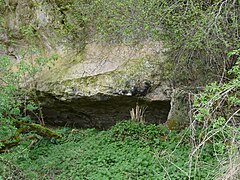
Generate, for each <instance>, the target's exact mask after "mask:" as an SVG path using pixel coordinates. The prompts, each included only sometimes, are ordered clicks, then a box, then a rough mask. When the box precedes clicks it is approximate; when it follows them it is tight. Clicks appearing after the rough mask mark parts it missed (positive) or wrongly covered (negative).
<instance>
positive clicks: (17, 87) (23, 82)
mask: <svg viewBox="0 0 240 180" xmlns="http://www.w3.org/2000/svg"><path fill="white" fill-rule="evenodd" d="M52 58H53V59H54V58H55V57H54V56H53V57H51V58H43V57H38V58H36V59H35V61H34V62H32V63H33V64H29V63H26V62H25V61H24V60H21V61H20V62H19V63H18V64H17V65H13V63H11V62H10V60H9V59H8V58H7V57H6V56H2V57H0V74H1V77H0V85H1V86H0V125H1V126H0V153H3V152H5V151H7V150H8V149H10V148H12V147H13V146H16V145H18V144H19V143H20V141H22V140H23V139H24V138H27V137H24V136H22V135H23V134H28V133H32V132H35V133H36V134H38V135H41V136H45V137H48V138H51V137H55V138H58V137H59V136H58V135H57V134H56V133H54V132H52V131H51V130H49V129H47V128H44V127H43V126H41V125H44V120H43V117H42V113H41V107H40V104H39V102H38V101H37V99H36V98H35V93H34V92H33V91H32V86H33V82H34V78H35V75H36V73H37V72H39V71H41V70H42V68H43V65H45V64H46V63H48V62H49V61H50V60H51V59H52ZM30 114H32V115H34V116H35V118H37V121H38V123H40V124H41V125H38V124H33V123H32V120H31V117H30V116H29V115H30Z"/></svg>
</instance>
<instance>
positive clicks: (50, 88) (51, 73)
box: [0, 0, 174, 128]
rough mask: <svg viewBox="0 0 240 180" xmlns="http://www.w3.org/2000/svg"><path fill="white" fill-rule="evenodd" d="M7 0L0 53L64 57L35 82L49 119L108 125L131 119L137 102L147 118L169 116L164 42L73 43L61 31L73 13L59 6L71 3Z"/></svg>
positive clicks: (157, 120) (18, 56) (17, 56)
mask: <svg viewBox="0 0 240 180" xmlns="http://www.w3.org/2000/svg"><path fill="white" fill-rule="evenodd" d="M6 2H7V3H6V4H5V8H3V9H4V10H2V14H4V16H5V17H6V18H5V19H4V21H3V22H2V27H3V29H4V31H2V32H1V36H0V37H1V39H0V41H1V42H2V48H1V50H0V53H1V54H5V55H8V56H9V57H10V58H12V59H13V60H14V61H18V60H19V59H21V58H22V56H21V51H22V50H24V51H29V52H31V53H32V54H31V55H37V53H36V51H33V47H34V48H36V49H38V50H39V52H40V54H53V53H55V54H58V56H59V58H58V60H57V61H56V62H55V64H54V66H53V67H52V68H51V69H50V70H47V69H46V70H44V72H41V73H40V74H39V77H38V79H37V81H36V86H35V90H36V91H37V92H38V98H39V100H40V101H41V103H42V107H43V113H44V116H45V121H46V122H48V123H52V124H63V125H64V124H70V125H75V126H81V127H98V128H106V127H110V126H111V125H113V124H114V123H116V121H119V120H123V119H129V118H130V113H129V111H130V110H131V109H132V108H134V107H135V106H136V104H139V105H142V106H145V107H147V110H146V113H145V118H146V121H148V122H153V123H162V122H165V121H166V120H167V117H168V114H169V111H170V109H171V106H170V102H171V100H172V87H171V84H170V82H169V81H167V80H166V79H165V78H164V75H163V74H164V69H163V66H164V63H165V59H166V57H165V56H164V54H163V52H164V49H163V47H162V44H161V42H152V41H144V42H141V43H137V44H131V45H124V44H119V43H108V42H103V41H94V40H93V39H91V38H90V39H89V38H88V39H81V38H80V39H79V41H76V39H75V40H74V42H72V41H71V38H72V36H71V34H67V35H62V33H61V30H63V29H64V26H65V24H64V22H63V19H64V16H65V14H67V13H68V12H67V10H63V9H60V8H58V6H59V4H61V3H67V1H63V2H62V1H54V3H51V2H45V1H42V0H31V1H29V0H23V1H14V0H9V1H6ZM69 2H70V1H69ZM13 40H14V43H11V41H13ZM79 47H81V48H79ZM39 52H38V53H39ZM26 57H28V56H26ZM26 57H25V58H26ZM26 59H27V58H26ZM172 109H173V108H172ZM170 114H174V113H173V112H171V113H170ZM171 118H172V117H171Z"/></svg>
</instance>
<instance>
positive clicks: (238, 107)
mask: <svg viewBox="0 0 240 180" xmlns="http://www.w3.org/2000/svg"><path fill="white" fill-rule="evenodd" d="M228 56H229V59H230V57H232V56H236V57H238V58H237V61H236V63H235V65H234V66H233V67H232V68H231V69H230V70H229V71H227V72H226V77H227V78H226V80H222V81H221V82H219V83H218V82H214V83H211V84H210V85H208V86H206V87H205V89H204V91H203V92H201V93H200V94H198V95H196V97H195V99H194V104H193V107H194V110H193V112H194V114H193V119H194V121H193V122H192V123H193V126H192V131H193V145H194V148H193V152H192V156H191V157H193V155H200V154H201V153H202V152H203V151H202V150H203V149H204V148H205V146H206V145H207V144H212V147H213V150H212V151H213V154H214V155H215V157H220V156H221V157H223V156H225V157H226V155H229V158H233V157H235V155H236V154H235V153H238V152H237V151H238V148H239V147H240V126H239V125H240V91H239V90H240V49H238V50H234V51H231V52H230V53H229V55H228ZM196 126H198V127H200V131H199V132H197V130H196V129H195V127H196ZM234 154H235V155H234ZM195 157H196V156H195ZM217 159H218V158H217ZM218 160H219V161H221V160H220V158H219V159H218ZM225 160H226V159H225Z"/></svg>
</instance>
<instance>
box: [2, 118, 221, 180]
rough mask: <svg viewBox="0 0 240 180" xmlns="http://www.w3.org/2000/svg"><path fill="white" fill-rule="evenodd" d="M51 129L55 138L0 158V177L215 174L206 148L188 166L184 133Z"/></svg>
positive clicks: (133, 127)
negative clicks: (58, 136) (61, 135)
mask: <svg viewBox="0 0 240 180" xmlns="http://www.w3.org/2000/svg"><path fill="white" fill-rule="evenodd" d="M57 131H59V133H62V134H63V138H62V139H60V140H54V139H52V140H44V139H42V140H40V141H38V142H37V143H36V144H34V145H33V146H31V148H26V147H27V145H29V142H26V144H23V145H21V146H18V147H16V148H15V149H14V151H13V152H9V153H5V154H3V155H1V156H2V157H0V179H1V178H2V179H7V178H11V179H91V180H94V179H96V180H101V179H104V180H105V179H186V178H187V177H189V176H191V178H192V179H194V178H195V179H212V178H213V176H214V174H215V173H216V171H217V170H216V168H217V163H216V161H215V160H214V158H213V150H212V147H211V144H209V145H207V146H206V148H205V149H203V150H202V151H203V152H202V153H201V154H202V155H201V156H199V157H198V158H196V159H197V160H196V161H198V162H197V166H196V167H195V168H192V170H191V168H189V167H190V166H189V161H188V159H189V153H190V152H191V145H190V143H189V137H190V135H189V132H188V131H187V130H182V131H181V132H179V131H178V132H177V131H169V130H168V129H166V128H165V127H164V126H162V125H161V126H160V125H158V126H156V125H144V124H139V123H135V122H130V121H123V122H120V123H118V124H117V125H115V126H114V127H112V128H111V129H110V130H107V131H97V130H95V129H85V130H79V129H69V128H61V129H58V130H57ZM194 161H195V160H194ZM192 164H194V162H192ZM191 171H194V172H191ZM189 172H191V173H189ZM190 174H191V175H190Z"/></svg>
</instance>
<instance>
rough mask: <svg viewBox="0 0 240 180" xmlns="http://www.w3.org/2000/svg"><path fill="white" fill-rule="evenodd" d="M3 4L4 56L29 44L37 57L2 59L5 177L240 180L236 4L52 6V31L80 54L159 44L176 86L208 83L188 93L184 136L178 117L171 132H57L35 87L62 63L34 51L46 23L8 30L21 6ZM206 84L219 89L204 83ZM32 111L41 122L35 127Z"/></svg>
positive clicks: (84, 1)
mask: <svg viewBox="0 0 240 180" xmlns="http://www.w3.org/2000/svg"><path fill="white" fill-rule="evenodd" d="M6 2H9V1H3V0H0V13H1V17H0V33H3V36H1V38H2V37H3V38H2V39H1V44H2V45H1V46H2V47H0V48H1V50H3V52H5V50H6V52H7V51H8V50H9V49H8V48H9V47H10V45H12V44H14V42H16V41H15V40H16V39H21V40H22V39H23V40H25V41H26V42H27V43H29V44H30V46H31V48H30V49H31V52H30V56H31V55H34V56H35V57H38V58H36V59H35V61H33V62H30V61H29V62H30V63H26V62H25V61H24V58H25V57H21V58H20V59H21V60H20V62H19V63H18V64H17V65H13V64H12V63H11V62H10V60H9V59H8V58H7V57H6V56H1V57H0V75H1V76H0V153H1V157H0V179H176V180H177V179H216V178H218V177H222V176H223V174H227V175H228V174H229V175H233V176H235V177H236V179H237V178H238V177H239V176H240V175H239V172H237V171H236V172H235V173H233V172H234V171H232V170H235V169H237V170H239V167H238V166H239V161H240V160H239V146H240V145H239V144H240V143H239V141H240V128H239V123H240V120H239V114H240V108H239V107H240V91H239V90H240V50H239V42H240V41H239V39H240V38H239V28H240V19H239V8H240V3H239V1H236V0H232V1H216V0H211V1H200V0H174V1H167V0H152V1H142V0H126V1H122V0H115V1H109V0H96V1H89V0H69V1H62V0H53V1H51V5H52V6H51V8H53V7H54V8H55V9H54V10H53V11H56V12H54V13H56V14H59V17H56V19H54V18H52V19H54V20H52V24H51V25H48V26H49V27H47V28H50V29H51V28H52V29H54V30H53V34H54V33H56V34H57V35H56V34H55V35H56V36H54V35H53V37H61V38H63V39H64V42H65V43H66V44H70V43H69V42H71V43H72V45H73V48H74V49H78V50H80V51H81V50H83V49H84V47H85V45H86V44H87V43H88V42H90V40H94V41H105V42H108V43H120V44H121V43H124V44H135V43H138V42H143V41H145V40H150V41H162V42H163V44H164V47H166V55H167V57H168V62H166V63H165V66H164V67H163V68H164V69H165V71H166V72H168V73H167V74H166V78H169V79H170V81H171V82H172V85H173V87H175V85H176V86H177V87H181V86H180V85H189V84H192V83H193V82H194V83H195V84H194V85H196V86H203V85H204V86H205V87H204V88H203V90H202V91H199V92H197V93H192V92H191V93H189V97H188V98H189V99H188V101H189V105H190V107H189V109H190V111H189V119H190V121H189V127H186V128H184V129H182V130H180V129H179V128H174V127H172V126H178V124H176V120H175V119H173V120H172V121H169V122H168V123H169V124H167V125H166V126H167V127H168V128H169V127H170V126H171V128H169V129H167V128H166V127H165V126H164V125H159V126H156V125H146V124H144V123H137V122H131V121H125V122H121V123H119V124H117V125H115V126H114V127H112V128H111V129H109V130H107V131H96V130H95V129H85V130H80V129H68V128H59V129H56V132H55V131H53V130H51V129H48V128H47V127H44V119H43V118H42V114H41V107H40V104H39V102H38V101H37V99H35V93H34V92H32V91H31V87H32V85H33V84H34V80H35V75H36V74H37V73H38V72H39V71H41V70H42V68H43V67H44V66H45V64H46V63H48V62H49V61H50V60H51V59H56V57H50V58H43V57H41V56H40V55H39V54H38V51H37V50H36V49H35V46H34V45H35V44H36V42H35V41H36V40H37V39H39V38H41V37H40V36H39V32H40V31H41V30H40V29H38V25H41V24H38V23H37V22H31V18H29V17H31V16H29V17H28V18H29V19H23V20H22V21H23V22H19V24H20V25H19V26H18V25H16V26H17V28H16V29H17V30H16V29H14V28H15V26H14V27H8V25H7V20H6V19H5V18H4V17H5V15H6V14H7V13H8V12H11V13H12V12H14V11H15V6H17V3H13V5H12V6H14V8H12V7H11V4H9V3H8V4H7V3H6ZM19 2H20V1H19ZM43 3H50V1H49V2H43ZM39 4H41V2H39V3H35V4H34V3H33V4H32V7H31V8H33V7H35V6H39ZM31 8H30V9H31ZM13 14H14V13H13ZM10 17H11V16H10ZM21 17H24V16H21ZM57 23H60V24H61V25H59V26H56V24H57ZM16 24H17V23H16ZM11 28H12V29H11ZM14 30H16V31H14ZM44 30H46V29H44V28H43V31H44ZM46 31H47V30H46ZM47 32H49V29H48V31H47ZM5 36H6V38H5ZM49 36H50V35H49ZM44 37H45V36H44ZM48 38H49V37H47V36H46V39H47V40H48ZM49 39H50V38H49ZM37 43H39V42H37ZM41 43H42V42H41ZM38 45H39V44H38ZM3 46H4V47H3ZM39 46H40V45H39ZM13 47H14V46H13ZM36 47H37V46H36ZM4 48H5V49H4ZM10 49H11V48H10ZM234 49H236V50H234ZM228 52H230V53H228ZM7 53H9V54H8V55H14V54H11V53H12V52H7ZM30 56H26V57H27V58H29V57H30ZM202 77H203V78H205V79H202ZM119 79H120V78H119ZM199 79H201V80H199ZM213 80H217V81H216V82H214V81H213ZM206 82H213V83H211V84H209V85H207V86H206V84H207V83H206ZM23 87H25V88H23ZM29 114H33V115H35V116H36V117H37V120H38V123H39V124H34V123H32V119H31V118H30V116H29ZM136 114H137V113H136V112H135V115H136ZM132 115H134V111H132ZM136 117H137V116H136ZM136 117H134V118H133V119H135V120H136V119H139V118H140V119H141V117H143V114H141V113H140V115H139V116H138V117H139V118H136ZM186 118H187V117H186ZM141 122H144V120H143V119H141ZM170 129H171V130H170ZM60 134H61V135H62V138H60ZM17 145H18V146H17ZM228 165H229V166H228ZM226 167H229V168H226Z"/></svg>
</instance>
